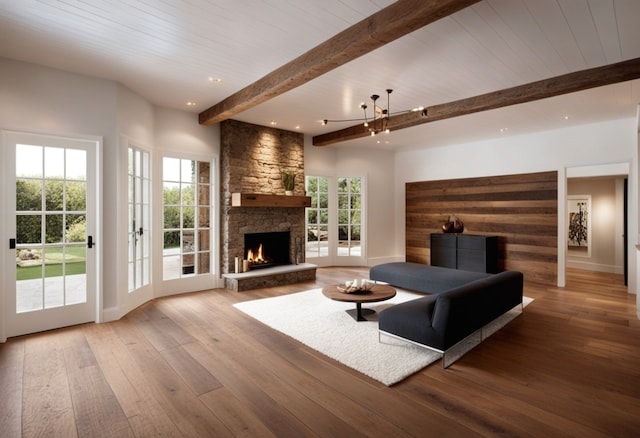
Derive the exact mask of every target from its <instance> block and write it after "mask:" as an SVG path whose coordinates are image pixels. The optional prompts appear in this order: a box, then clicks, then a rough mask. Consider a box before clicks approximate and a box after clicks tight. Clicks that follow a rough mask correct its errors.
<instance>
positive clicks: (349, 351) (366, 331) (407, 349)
mask: <svg viewBox="0 0 640 438" xmlns="http://www.w3.org/2000/svg"><path fill="white" fill-rule="evenodd" d="M421 296H424V295H422V294H415V293H410V292H406V291H401V290H398V292H397V294H396V296H395V297H394V298H392V299H391V300H388V301H384V302H381V303H370V304H363V308H368V309H374V310H376V312H380V311H381V310H383V309H385V308H387V307H390V306H392V305H394V304H398V303H401V302H404V301H408V300H411V299H414V298H418V297H421ZM530 301H531V300H530V299H527V300H525V305H526V304H528V302H530ZM234 307H236V308H238V309H239V310H241V311H243V312H244V313H246V314H247V315H249V316H252V317H253V318H255V319H257V320H258V321H260V322H262V323H264V324H266V325H268V326H269V327H271V328H273V329H275V330H278V331H279V332H282V333H284V334H286V335H288V336H290V337H292V338H294V339H296V340H298V341H300V342H302V343H303V344H305V345H308V346H309V347H311V348H313V349H314V350H317V351H319V352H321V353H323V354H325V355H327V356H329V357H331V358H333V359H335V360H337V361H338V362H341V363H343V364H344V365H346V366H348V367H350V368H353V369H355V370H357V371H359V372H361V373H363V374H366V375H367V376H369V377H371V378H373V379H375V380H377V381H379V382H381V383H383V384H385V385H387V386H390V385H393V384H394V383H397V382H399V381H401V380H403V379H404V378H406V377H408V376H410V375H411V374H413V373H415V372H417V371H419V370H421V369H422V368H424V367H425V366H427V365H429V364H430V363H432V362H435V361H436V360H438V359H440V358H441V357H442V355H441V354H439V353H436V352H433V351H430V350H427V349H425V348H421V347H417V346H414V345H411V344H407V343H405V342H402V341H399V340H395V339H393V338H390V337H388V336H385V337H384V338H383V342H382V343H381V342H378V322H377V321H376V320H374V321H362V322H356V321H355V320H354V319H353V318H352V317H351V316H350V315H349V314H347V313H346V312H345V310H348V309H353V308H355V304H352V303H343V302H339V301H333V300H330V299H329V298H327V297H325V296H324V295H323V294H322V290H321V289H312V290H309V291H306V292H299V293H294V294H289V295H282V296H279V297H272V298H263V299H259V300H253V301H245V302H243V303H237V304H234ZM515 316H517V313H515V312H514V313H513V314H512V315H510V316H509V317H503V318H501V321H500V327H503V326H504V325H505V324H507V323H508V322H509V321H511V320H512V319H513V318H515ZM375 317H376V315H373V316H369V318H372V319H374V318H375ZM498 328H499V327H498ZM495 330H497V328H496V329H495ZM495 330H493V332H495ZM485 338H486V335H485Z"/></svg>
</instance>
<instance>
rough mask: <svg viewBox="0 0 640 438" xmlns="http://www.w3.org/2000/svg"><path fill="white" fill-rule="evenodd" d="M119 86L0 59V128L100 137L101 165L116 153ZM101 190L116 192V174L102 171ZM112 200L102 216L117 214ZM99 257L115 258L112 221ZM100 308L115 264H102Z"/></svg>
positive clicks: (111, 290)
mask: <svg viewBox="0 0 640 438" xmlns="http://www.w3.org/2000/svg"><path fill="white" fill-rule="evenodd" d="M117 114H118V86H117V84H115V83H114V82H110V81H106V80H102V79H95V78H90V77H87V76H82V75H77V74H72V73H67V72H64V71H61V70H56V69H52V68H48V67H42V66H38V65H34V64H29V63H25V62H20V61H14V60H9V59H4V58H0V123H1V126H0V128H2V129H7V130H13V131H23V132H30V133H39V134H48V135H62V136H69V135H90V136H101V137H102V138H103V143H102V148H103V150H102V156H103V158H105V159H106V160H109V159H110V158H109V157H112V156H115V155H116V154H117V153H118V152H117V151H118V130H117ZM102 176H103V186H104V187H116V185H117V179H116V172H115V169H113V168H112V166H111V165H110V164H109V163H108V162H107V163H103V168H102ZM116 207H117V205H116V197H115V195H113V196H110V197H107V199H106V200H104V202H103V211H116ZM102 224H103V234H102V236H103V239H104V242H97V243H98V244H101V245H102V252H103V254H109V253H111V254H115V237H116V235H115V227H116V226H115V221H113V220H111V221H110V220H103V221H102ZM104 263H105V265H104V269H103V285H102V288H103V308H104V307H105V306H108V305H109V303H113V302H116V300H117V292H116V291H117V284H116V280H115V278H116V272H115V263H114V262H113V261H112V260H109V259H108V258H107V257H105V258H104Z"/></svg>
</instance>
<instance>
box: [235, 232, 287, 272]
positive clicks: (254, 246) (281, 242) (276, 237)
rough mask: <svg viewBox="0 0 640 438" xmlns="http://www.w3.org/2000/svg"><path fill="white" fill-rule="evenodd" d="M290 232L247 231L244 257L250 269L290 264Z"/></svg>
mask: <svg viewBox="0 0 640 438" xmlns="http://www.w3.org/2000/svg"><path fill="white" fill-rule="evenodd" d="M290 234H291V233H290V232H289V231H274V232H269V233H247V234H245V235H244V259H245V260H248V261H249V269H260V268H268V267H271V266H278V265H290V264H291V258H290V257H289V248H290Z"/></svg>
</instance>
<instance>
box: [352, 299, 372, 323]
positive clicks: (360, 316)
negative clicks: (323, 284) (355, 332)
mask: <svg viewBox="0 0 640 438" xmlns="http://www.w3.org/2000/svg"><path fill="white" fill-rule="evenodd" d="M345 312H347V313H348V314H349V315H351V317H352V318H353V319H355V320H356V321H368V319H367V318H365V316H369V315H375V314H376V311H375V310H373V309H363V308H362V303H356V308H355V309H349V310H345Z"/></svg>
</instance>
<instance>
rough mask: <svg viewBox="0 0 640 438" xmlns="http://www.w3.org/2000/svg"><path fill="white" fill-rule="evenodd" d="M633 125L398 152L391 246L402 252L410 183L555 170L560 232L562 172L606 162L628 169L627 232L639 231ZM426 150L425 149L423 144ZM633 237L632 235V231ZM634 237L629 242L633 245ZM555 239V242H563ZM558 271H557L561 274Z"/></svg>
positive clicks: (632, 258)
mask: <svg viewBox="0 0 640 438" xmlns="http://www.w3.org/2000/svg"><path fill="white" fill-rule="evenodd" d="M636 131H637V123H636V121H635V119H623V120H613V121H607V122H602V123H595V124H590V125H582V126H575V127H568V128H564V129H558V130H552V131H544V132H539V133H536V134H530V135H522V136H511V137H503V138H496V139H493V140H489V141H480V142H475V143H468V144H460V145H456V146H447V147H446V148H431V149H429V148H428V149H423V150H419V151H406V152H398V153H397V154H396V156H395V169H394V170H395V203H396V208H395V211H396V212H397V214H398V220H397V222H396V232H395V237H396V243H395V248H396V251H399V253H403V252H404V237H405V230H404V199H405V198H404V196H405V194H404V187H405V183H406V182H409V181H429V180H441V179H454V178H470V177H480V176H491V175H510V174H518V173H529V172H543V171H550V170H556V171H558V174H559V180H558V188H559V198H560V199H559V202H558V216H559V218H558V222H559V224H558V226H559V233H563V232H565V230H564V225H563V224H564V223H565V216H566V202H564V199H565V198H566V184H565V175H566V169H567V168H573V167H581V166H598V165H601V164H610V163H628V165H629V169H630V172H629V198H630V205H629V211H630V215H629V216H630V217H629V229H630V230H637V229H638V214H637V211H638V176H637V173H638V171H637V163H638V161H637V147H638V145H637V132H636ZM425 146H427V145H425ZM636 234H637V233H636ZM636 239H637V235H635V236H634V235H632V236H630V241H629V244H630V246H631V247H632V248H633V246H634V245H635V244H636V243H637V240H636ZM565 240H566V239H565V237H564V235H559V242H563V243H564V242H565ZM558 252H559V260H558V266H559V275H558V276H559V282H560V281H561V282H562V283H561V284H560V285H562V284H563V281H564V277H563V276H561V275H562V273H563V272H564V252H565V247H564V244H559V245H558ZM629 268H630V271H629V273H630V275H629V291H630V292H631V293H636V291H637V284H638V280H637V273H636V271H637V269H636V252H635V250H634V251H630V252H629ZM561 271H562V272H561Z"/></svg>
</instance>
